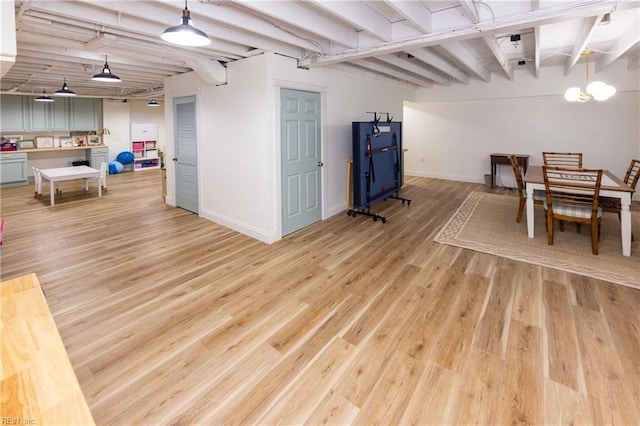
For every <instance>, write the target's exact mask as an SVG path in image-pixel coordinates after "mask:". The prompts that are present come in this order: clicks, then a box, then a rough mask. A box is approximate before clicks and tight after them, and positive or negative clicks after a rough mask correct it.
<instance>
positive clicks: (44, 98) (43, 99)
mask: <svg viewBox="0 0 640 426" xmlns="http://www.w3.org/2000/svg"><path fill="white" fill-rule="evenodd" d="M35 101H36V102H53V98H52V97H51V96H47V92H46V90H45V89H42V95H40V96H38V97H37V98H35Z"/></svg>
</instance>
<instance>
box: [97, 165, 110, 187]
mask: <svg viewBox="0 0 640 426" xmlns="http://www.w3.org/2000/svg"><path fill="white" fill-rule="evenodd" d="M108 167H109V165H108V164H107V163H106V162H104V161H103V162H102V163H101V164H100V179H99V182H98V184H99V185H101V186H102V191H103V192H106V191H107V168H108Z"/></svg>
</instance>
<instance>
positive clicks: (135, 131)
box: [131, 123, 160, 171]
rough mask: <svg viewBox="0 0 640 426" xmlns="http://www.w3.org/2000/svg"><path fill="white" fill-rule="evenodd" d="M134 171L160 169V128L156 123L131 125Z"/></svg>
mask: <svg viewBox="0 0 640 426" xmlns="http://www.w3.org/2000/svg"><path fill="white" fill-rule="evenodd" d="M131 152H133V170H134V171H140V170H149V169H158V168H160V157H159V156H158V126H157V125H156V124H155V123H131Z"/></svg>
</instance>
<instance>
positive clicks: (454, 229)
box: [435, 192, 640, 289]
mask: <svg viewBox="0 0 640 426" xmlns="http://www.w3.org/2000/svg"><path fill="white" fill-rule="evenodd" d="M517 211H518V198H517V197H515V196H509V195H498V194H488V193H482V192H472V193H471V194H470V195H469V197H467V199H466V200H465V201H464V203H462V206H460V208H459V209H458V211H456V213H455V214H454V215H453V217H452V218H451V219H449V222H448V223H447V224H446V225H445V226H444V228H443V229H442V230H441V231H440V233H439V234H438V236H437V237H436V238H435V241H437V242H439V243H443V244H449V245H453V246H458V247H463V248H467V249H471V250H476V251H480V252H484V253H489V254H494V255H496V256H502V257H506V258H509V259H514V260H519V261H522V262H528V263H533V264H535V265H542V266H547V267H550V268H556V269H560V270H563V271H567V272H573V273H576V274H581V275H585V276H588V277H592V278H597V279H601V280H605V281H609V282H613V283H617V284H622V285H625V286H628V287H634V288H639V289H640V214H639V213H638V212H637V211H634V212H632V217H631V223H632V229H633V233H634V236H635V237H636V241H632V242H631V256H630V257H625V256H623V255H622V243H621V237H620V223H619V221H618V216H617V215H616V214H613V213H605V215H604V217H603V219H602V226H601V231H600V232H601V235H600V243H599V244H598V253H599V254H598V255H597V256H595V255H593V254H592V253H591V229H590V227H589V226H586V225H582V232H581V233H580V234H578V233H577V232H576V225H575V224H574V223H566V224H565V230H564V232H560V230H559V229H558V226H557V223H556V229H555V231H556V232H555V234H554V241H553V245H551V246H550V245H547V233H546V230H545V225H544V221H545V218H544V209H543V208H542V206H541V205H536V206H535V238H528V237H527V221H526V208H525V212H524V214H523V218H522V221H521V222H520V223H516V213H517Z"/></svg>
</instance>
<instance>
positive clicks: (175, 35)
mask: <svg viewBox="0 0 640 426" xmlns="http://www.w3.org/2000/svg"><path fill="white" fill-rule="evenodd" d="M180 20H181V22H182V23H181V24H180V25H176V26H175V27H169V28H167V29H166V30H164V32H163V33H162V35H161V36H160V37H161V38H162V39H163V40H164V41H167V42H169V43H173V44H178V45H180V46H196V47H197V46H206V45H208V44H209V43H211V40H209V37H207V35H206V34H205V33H204V32H202V31H200V30H199V29H197V28H196V27H194V26H193V25H191V15H190V13H189V9H187V0H184V10H183V11H182V18H180Z"/></svg>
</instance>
